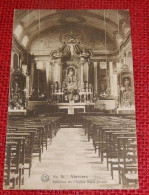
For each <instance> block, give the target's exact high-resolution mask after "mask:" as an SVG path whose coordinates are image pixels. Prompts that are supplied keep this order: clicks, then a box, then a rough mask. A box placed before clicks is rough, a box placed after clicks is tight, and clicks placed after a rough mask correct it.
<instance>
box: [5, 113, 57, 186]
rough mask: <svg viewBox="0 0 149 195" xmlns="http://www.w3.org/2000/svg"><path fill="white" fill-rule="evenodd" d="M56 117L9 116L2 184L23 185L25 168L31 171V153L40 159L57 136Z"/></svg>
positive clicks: (29, 173) (29, 172) (32, 156)
mask: <svg viewBox="0 0 149 195" xmlns="http://www.w3.org/2000/svg"><path fill="white" fill-rule="evenodd" d="M59 125H60V118H59V117H41V116H40V117H32V118H24V119H19V118H18V119H17V120H15V119H9V121H8V126H7V139H6V148H5V165H4V188H5V189H20V188H21V186H22V185H24V172H25V171H28V173H27V174H28V175H29V177H30V175H31V168H32V160H33V158H34V157H36V158H38V159H39V161H41V156H42V153H43V151H44V149H46V150H47V147H48V144H51V142H52V139H53V138H54V137H55V136H56V134H57V132H58V129H59Z"/></svg>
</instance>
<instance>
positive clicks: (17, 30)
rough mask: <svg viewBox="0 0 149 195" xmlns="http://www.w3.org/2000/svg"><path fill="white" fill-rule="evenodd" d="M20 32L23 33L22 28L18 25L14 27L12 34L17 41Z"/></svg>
mask: <svg viewBox="0 0 149 195" xmlns="http://www.w3.org/2000/svg"><path fill="white" fill-rule="evenodd" d="M22 31H23V28H22V26H21V25H20V24H19V25H18V26H17V27H16V29H15V31H14V34H15V35H16V36H17V38H18V39H19V37H20V35H21V33H22Z"/></svg>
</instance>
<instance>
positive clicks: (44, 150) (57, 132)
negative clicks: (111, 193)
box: [4, 10, 138, 189]
mask: <svg viewBox="0 0 149 195" xmlns="http://www.w3.org/2000/svg"><path fill="white" fill-rule="evenodd" d="M10 67H11V68H10V87H9V104H8V125H7V140H6V154H5V170H4V188H5V189H52V187H51V186H52V185H54V188H55V189H59V188H60V187H61V186H62V184H63V189H74V188H77V189H86V188H89V189H91V185H90V183H88V182H89V181H88V180H87V179H86V180H85V182H84V183H81V184H80V183H79V184H78V185H77V187H76V183H75V185H73V184H72V185H70V186H68V184H67V183H65V182H64V181H63V179H61V180H60V181H59V182H58V181H57V182H55V183H54V184H51V183H50V184H49V183H48V182H52V181H51V180H50V181H49V177H48V176H50V178H51V177H52V176H51V175H54V174H55V175H56V174H57V175H58V177H60V175H71V176H72V175H83V174H86V175H89V176H90V177H91V178H93V177H94V175H96V177H97V178H98V182H96V184H94V186H93V187H94V188H95V189H123V188H125V189H127V188H137V187H138V176H137V145H136V142H137V140H136V123H135V98H134V83H133V60H132V46H131V31H130V19H129V11H128V10H15V12H14V23H13V38H12V53H11V66H10ZM20 165H21V166H20ZM26 169H27V170H26ZM83 171H84V172H83ZM47 173H48V174H47ZM46 179H47V180H46ZM53 180H54V179H53ZM77 181H78V180H77ZM61 182H63V183H61ZM80 182H81V181H80ZM82 182H83V181H82ZM48 185H49V186H48ZM87 186H88V187H87Z"/></svg>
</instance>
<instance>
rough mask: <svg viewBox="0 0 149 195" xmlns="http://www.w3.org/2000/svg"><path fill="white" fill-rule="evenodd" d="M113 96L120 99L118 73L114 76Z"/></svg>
mask: <svg viewBox="0 0 149 195" xmlns="http://www.w3.org/2000/svg"><path fill="white" fill-rule="evenodd" d="M113 86H114V87H113V95H114V96H115V97H118V82H117V73H114V74H113Z"/></svg>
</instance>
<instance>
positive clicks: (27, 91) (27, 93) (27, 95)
mask: <svg viewBox="0 0 149 195" xmlns="http://www.w3.org/2000/svg"><path fill="white" fill-rule="evenodd" d="M29 86H30V85H29V76H28V75H26V90H25V107H27V106H28V100H29V96H30V95H29Z"/></svg>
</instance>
